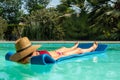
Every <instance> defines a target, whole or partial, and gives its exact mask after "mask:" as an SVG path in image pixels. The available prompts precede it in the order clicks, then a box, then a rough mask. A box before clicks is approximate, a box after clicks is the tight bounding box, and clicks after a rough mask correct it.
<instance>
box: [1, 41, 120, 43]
mask: <svg viewBox="0 0 120 80" xmlns="http://www.w3.org/2000/svg"><path fill="white" fill-rule="evenodd" d="M32 42H33V43H75V42H77V41H32ZM93 42H94V41H79V43H93ZM0 43H15V41H0ZM98 43H120V41H98Z"/></svg>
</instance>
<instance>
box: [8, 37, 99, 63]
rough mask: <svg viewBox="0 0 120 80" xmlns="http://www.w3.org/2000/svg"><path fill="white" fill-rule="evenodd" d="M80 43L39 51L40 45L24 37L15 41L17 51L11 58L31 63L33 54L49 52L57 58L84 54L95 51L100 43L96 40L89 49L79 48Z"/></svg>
mask: <svg viewBox="0 0 120 80" xmlns="http://www.w3.org/2000/svg"><path fill="white" fill-rule="evenodd" d="M78 45H79V43H78V42H77V43H76V44H75V45H74V46H73V47H71V48H66V47H62V48H60V49H57V50H54V51H47V50H41V51H38V50H37V49H38V48H39V47H40V45H32V44H31V42H30V40H29V39H28V38H27V37H23V38H20V39H18V40H16V42H15V47H16V53H15V54H13V55H12V56H11V57H10V60H12V61H15V62H19V63H23V64H25V63H29V61H30V58H31V57H32V56H38V55H41V54H49V55H50V56H51V57H53V58H54V59H55V60H57V59H58V58H60V57H64V56H69V55H72V54H82V53H85V52H91V51H94V50H95V49H96V48H97V46H98V43H97V42H94V43H93V45H92V46H91V47H90V48H87V49H81V48H78Z"/></svg>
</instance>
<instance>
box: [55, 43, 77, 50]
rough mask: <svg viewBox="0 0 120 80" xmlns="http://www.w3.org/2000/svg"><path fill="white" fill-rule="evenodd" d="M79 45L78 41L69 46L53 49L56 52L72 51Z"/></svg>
mask: <svg viewBox="0 0 120 80" xmlns="http://www.w3.org/2000/svg"><path fill="white" fill-rule="evenodd" d="M78 45H79V42H76V43H75V45H74V46H72V47H71V48H66V47H62V48H59V49H57V50H55V51H56V52H66V51H72V50H74V49H76V48H77V47H78Z"/></svg>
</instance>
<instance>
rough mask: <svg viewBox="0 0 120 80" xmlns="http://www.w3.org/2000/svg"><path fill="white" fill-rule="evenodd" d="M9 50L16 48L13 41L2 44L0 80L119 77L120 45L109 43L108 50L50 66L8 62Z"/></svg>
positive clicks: (48, 46)
mask: <svg viewBox="0 0 120 80" xmlns="http://www.w3.org/2000/svg"><path fill="white" fill-rule="evenodd" d="M36 44H37V43H36ZM42 45H43V46H42V47H41V48H40V49H47V50H53V49H57V48H59V47H61V46H66V47H71V46H72V45H73V44H72V43H69V44H68V43H66V44H58V43H56V44H55V43H49V44H46V43H44V44H42ZM8 51H15V48H14V44H13V43H0V66H1V67H0V80H120V76H119V75H120V44H108V48H107V51H106V52H105V53H101V54H96V55H89V56H84V57H81V58H74V59H70V60H66V61H62V62H60V63H57V64H50V65H30V64H27V65H23V64H18V63H14V62H10V61H6V60H5V59H4V56H5V54H6V53H7V52H8Z"/></svg>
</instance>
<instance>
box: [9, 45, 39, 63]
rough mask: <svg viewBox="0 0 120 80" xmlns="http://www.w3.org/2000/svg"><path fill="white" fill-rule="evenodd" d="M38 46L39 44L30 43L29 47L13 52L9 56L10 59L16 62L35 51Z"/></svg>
mask: <svg viewBox="0 0 120 80" xmlns="http://www.w3.org/2000/svg"><path fill="white" fill-rule="evenodd" d="M40 47H41V45H32V46H31V47H29V48H27V49H25V50H23V51H21V52H18V53H15V54H13V55H12V56H11V57H10V60H12V61H15V62H17V61H19V60H21V59H23V58H24V57H26V56H28V55H30V54H31V53H32V52H34V51H36V50H37V49H38V48H40Z"/></svg>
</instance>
